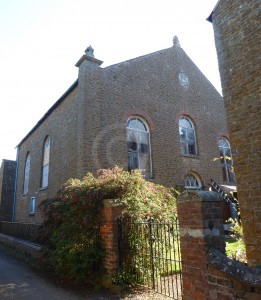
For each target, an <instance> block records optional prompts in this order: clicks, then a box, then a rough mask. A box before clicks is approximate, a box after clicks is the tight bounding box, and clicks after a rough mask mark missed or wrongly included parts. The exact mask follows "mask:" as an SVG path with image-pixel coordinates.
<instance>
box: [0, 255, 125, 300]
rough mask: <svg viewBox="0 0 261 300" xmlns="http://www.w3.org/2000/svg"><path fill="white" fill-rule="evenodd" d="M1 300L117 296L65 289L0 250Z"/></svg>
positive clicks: (78, 299) (75, 299) (104, 299)
mask: <svg viewBox="0 0 261 300" xmlns="http://www.w3.org/2000/svg"><path fill="white" fill-rule="evenodd" d="M0 299H1V300H82V299H93V300H107V299H108V300H111V299H114V300H116V299H120V297H118V296H112V295H97V294H91V293H90V292H88V291H79V292H76V291H73V290H70V289H69V288H68V289H65V288H63V287H61V286H59V285H57V284H54V283H53V282H51V281H48V280H47V279H45V278H42V277H40V276H39V275H38V274H36V273H35V272H33V271H32V270H31V269H30V268H29V267H28V266H26V265H25V264H24V263H23V262H21V261H19V260H17V259H15V258H13V257H11V256H9V255H7V254H5V253H3V252H2V251H1V250H0Z"/></svg>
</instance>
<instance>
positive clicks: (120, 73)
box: [15, 38, 234, 222]
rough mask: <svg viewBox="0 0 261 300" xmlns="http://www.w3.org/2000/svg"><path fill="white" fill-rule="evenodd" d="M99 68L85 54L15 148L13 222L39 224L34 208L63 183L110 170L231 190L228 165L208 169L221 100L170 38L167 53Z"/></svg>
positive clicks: (220, 132) (219, 130)
mask: <svg viewBox="0 0 261 300" xmlns="http://www.w3.org/2000/svg"><path fill="white" fill-rule="evenodd" d="M101 64H102V62H101V61H100V60H98V59H96V58H94V56H93V49H92V48H91V47H89V48H87V49H86V54H84V55H83V56H82V58H81V59H80V60H79V61H78V62H77V64H76V66H77V67H78V68H79V76H78V79H77V81H76V82H75V83H74V84H73V85H72V86H71V87H70V88H69V89H68V90H67V92H66V93H65V94H64V95H63V96H62V97H61V98H60V99H59V100H58V101H57V102H56V103H55V104H54V105H53V106H52V107H51V108H50V110H49V111H48V112H47V113H46V114H45V115H44V116H43V118H42V119H41V120H40V121H39V122H38V123H37V124H36V126H35V127H34V128H33V129H32V130H31V131H30V132H29V133H28V134H27V136H26V137H25V138H24V139H23V140H22V141H21V142H20V143H19V145H18V152H19V155H18V180H17V193H16V210H15V220H16V221H19V222H25V221H30V222H35V221H40V220H41V217H40V215H39V213H38V212H37V210H35V207H37V205H38V204H39V203H40V202H41V201H42V200H44V199H46V198H50V197H54V196H55V194H56V192H57V191H58V189H59V187H60V185H61V184H62V183H64V182H65V181H66V180H67V179H68V178H70V177H78V178H79V177H82V176H84V175H85V174H86V173H87V172H94V171H95V170H97V169H100V168H108V167H112V166H114V165H119V166H121V167H123V168H124V169H133V168H140V169H144V176H145V177H146V178H147V179H148V180H152V181H155V182H157V183H160V184H163V185H165V186H172V187H175V186H176V187H178V188H204V187H205V186H206V185H207V184H208V181H209V179H210V178H214V179H215V180H216V181H218V182H220V183H222V182H223V178H224V180H225V182H226V183H227V184H231V183H234V182H233V180H230V179H229V178H228V177H226V174H228V173H229V171H231V169H230V165H226V162H223V163H222V166H221V164H220V161H215V162H214V161H213V158H215V157H219V155H220V152H219V143H220V140H221V139H223V140H222V141H226V142H227V145H229V142H228V134H227V127H226V121H225V111H224V104H223V98H222V97H221V96H220V94H219V93H218V92H217V91H216V90H215V88H214V87H213V86H212V85H211V83H210V82H209V81H208V80H207V78H206V77H205V76H204V75H203V74H202V73H201V72H200V70H199V69H198V68H197V67H196V66H195V64H194V63H193V62H192V61H191V60H190V58H189V57H188V56H187V55H186V53H185V52H184V50H183V49H182V48H181V47H180V45H179V42H178V40H177V38H174V40H173V46H172V47H171V48H169V49H165V50H161V51H158V52H155V53H152V54H148V55H145V56H142V57H138V58H135V59H132V60H129V61H125V62H122V63H119V64H116V65H112V66H109V67H106V68H101V67H100V65H101ZM126 142H127V143H126ZM222 170H223V175H222ZM224 171H225V173H226V174H225V173H224ZM229 181H230V182H229Z"/></svg>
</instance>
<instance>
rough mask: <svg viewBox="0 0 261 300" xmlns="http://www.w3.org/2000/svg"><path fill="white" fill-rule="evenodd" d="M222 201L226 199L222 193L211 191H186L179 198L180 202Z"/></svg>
mask: <svg viewBox="0 0 261 300" xmlns="http://www.w3.org/2000/svg"><path fill="white" fill-rule="evenodd" d="M205 201H208V202H215V201H216V202H220V201H224V200H223V199H222V197H221V196H220V194H218V193H216V192H210V191H185V192H183V193H182V194H181V195H179V197H178V198H177V202H178V203H184V202H190V203H191V202H205Z"/></svg>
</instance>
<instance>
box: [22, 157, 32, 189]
mask: <svg viewBox="0 0 261 300" xmlns="http://www.w3.org/2000/svg"><path fill="white" fill-rule="evenodd" d="M30 161H31V158H30V153H29V152H28V153H27V155H26V159H25V167H24V188H23V194H24V195H26V194H27V193H28V186H29V175H30Z"/></svg>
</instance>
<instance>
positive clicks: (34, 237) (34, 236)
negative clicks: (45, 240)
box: [0, 221, 41, 243]
mask: <svg viewBox="0 0 261 300" xmlns="http://www.w3.org/2000/svg"><path fill="white" fill-rule="evenodd" d="M40 226H41V224H37V223H17V222H4V221H2V222H0V232H1V233H3V234H6V235H9V236H12V237H16V238H18V239H21V240H25V241H28V242H32V243H37V242H39V240H38V230H39V228H40Z"/></svg>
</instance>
